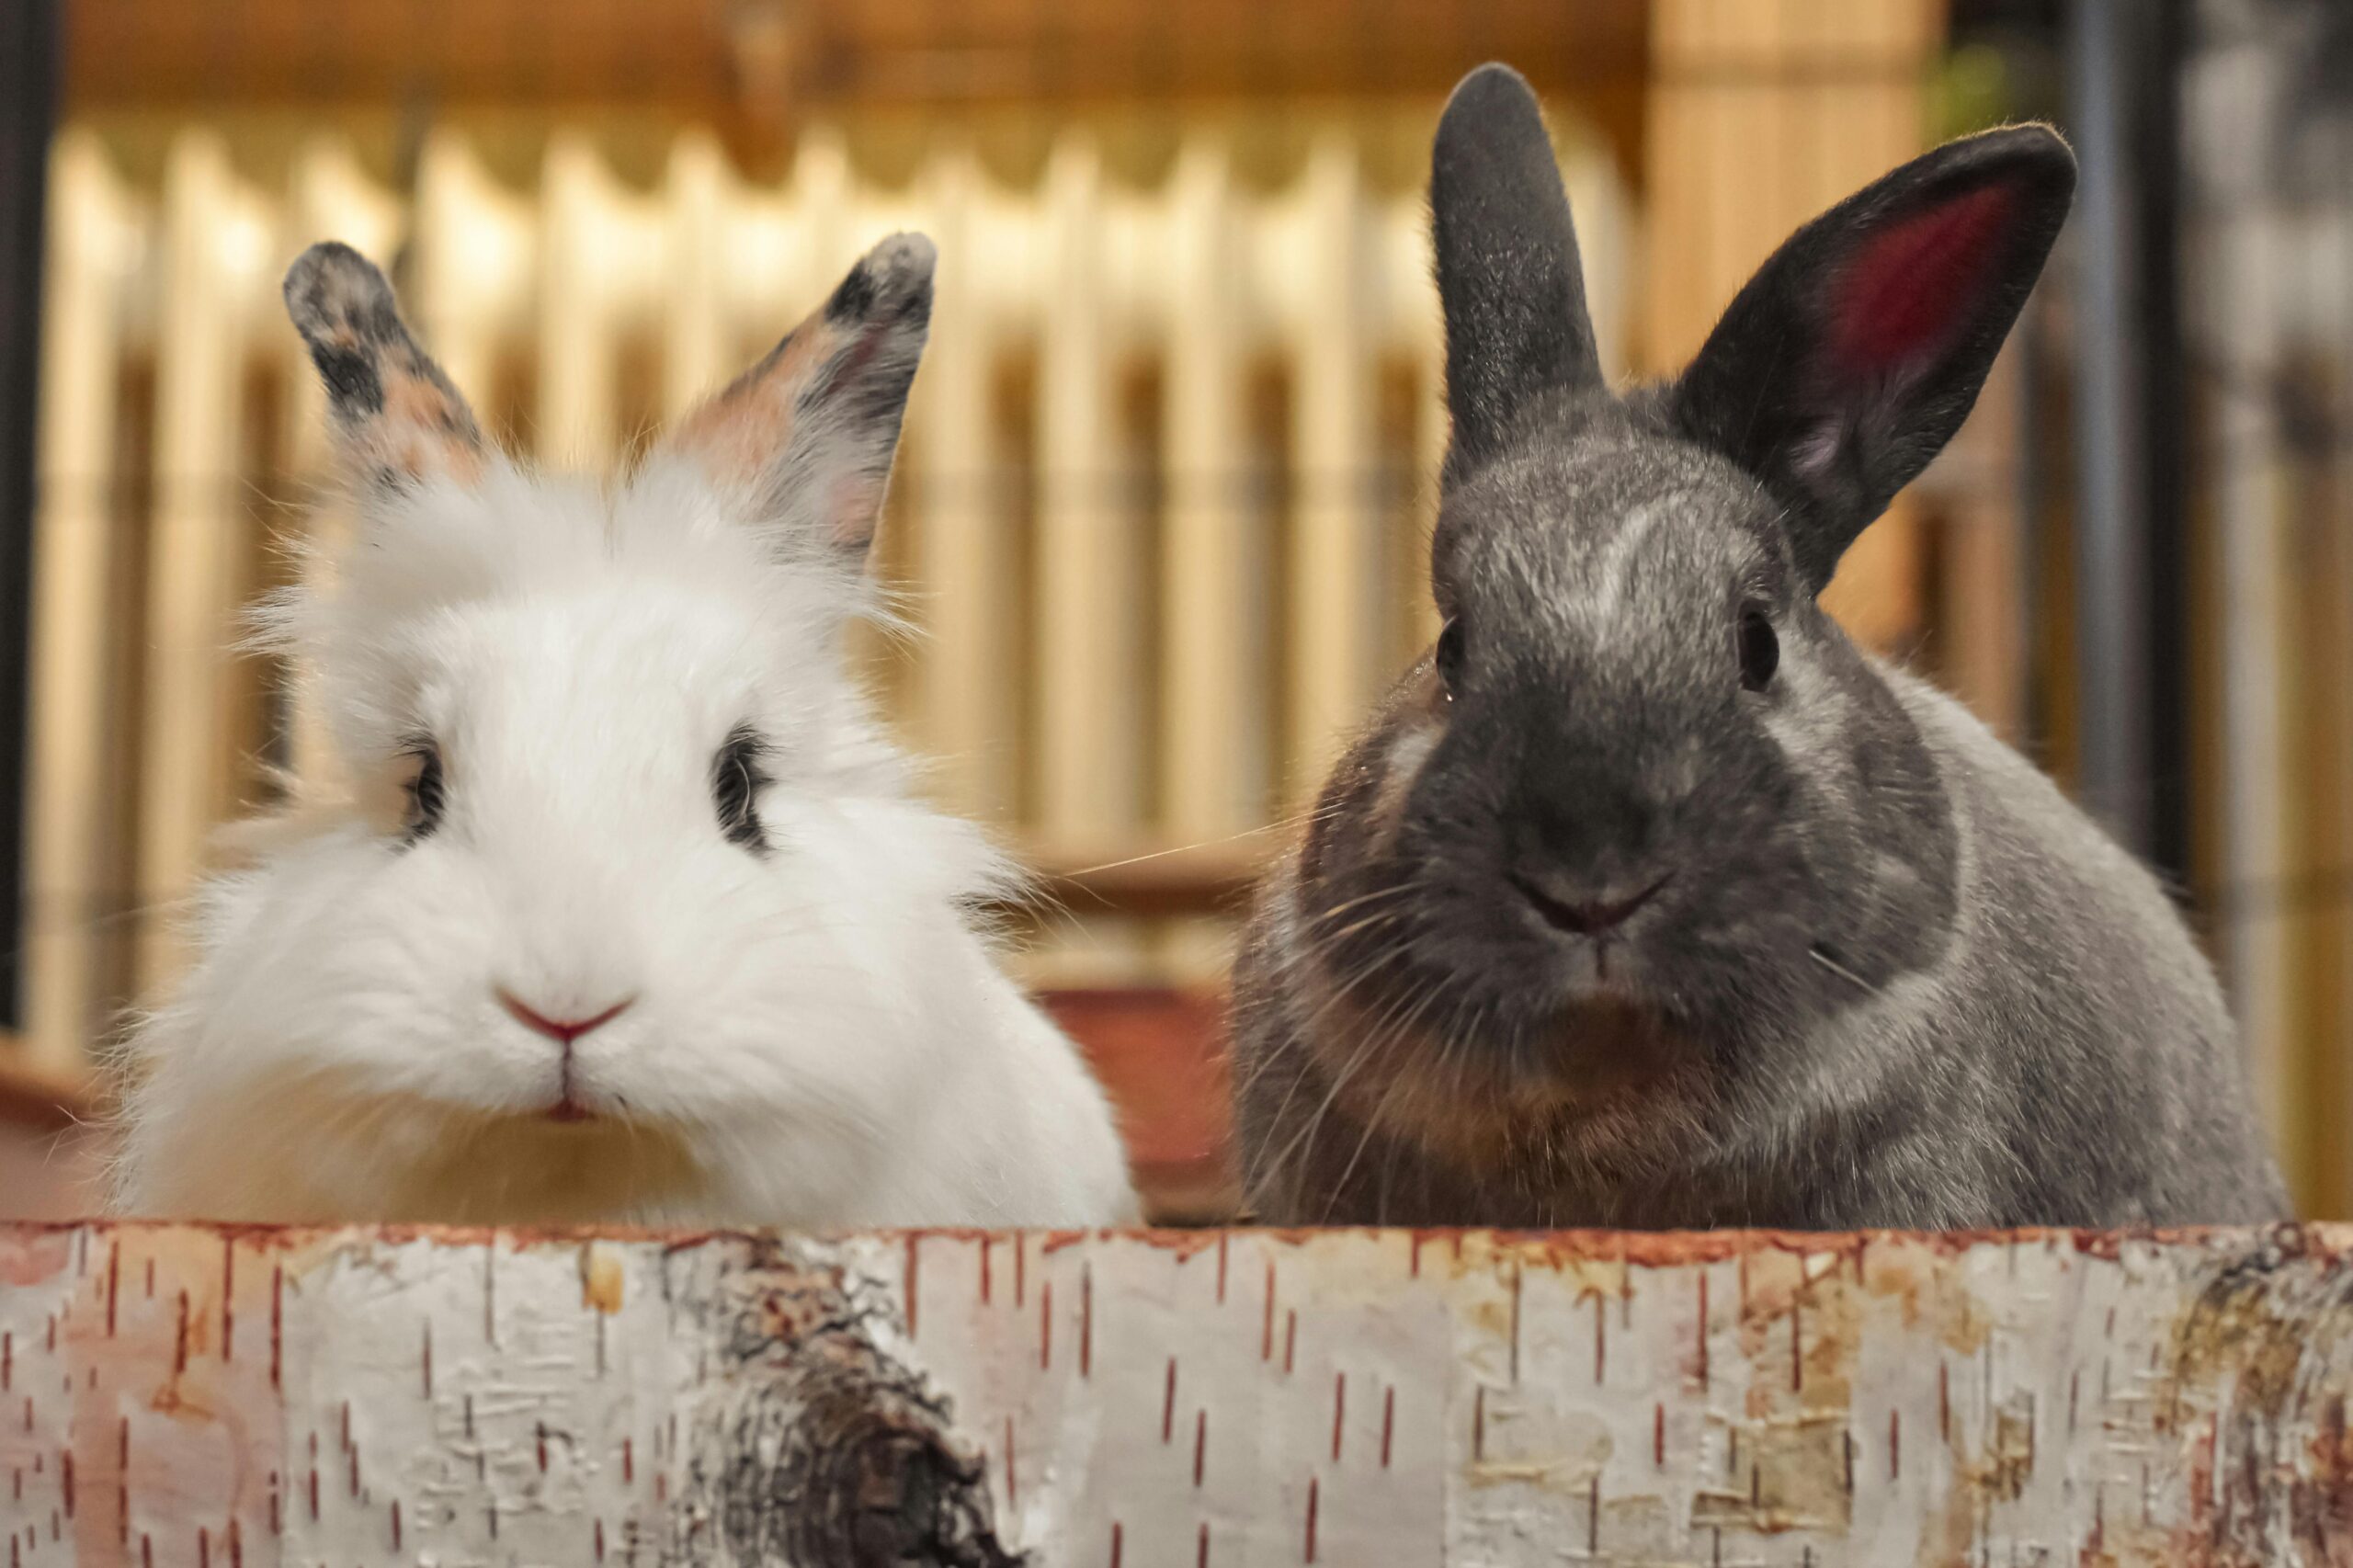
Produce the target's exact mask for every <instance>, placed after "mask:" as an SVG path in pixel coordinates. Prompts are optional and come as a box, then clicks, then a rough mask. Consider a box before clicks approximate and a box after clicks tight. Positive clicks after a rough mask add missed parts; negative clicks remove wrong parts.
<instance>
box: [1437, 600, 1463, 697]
mask: <svg viewBox="0 0 2353 1568" xmlns="http://www.w3.org/2000/svg"><path fill="white" fill-rule="evenodd" d="M1435 663H1436V664H1437V666H1438V685H1439V687H1441V688H1442V691H1443V694H1444V696H1445V697H1446V699H1447V700H1448V701H1449V702H1451V701H1452V700H1453V699H1454V692H1455V687H1456V686H1457V685H1458V683H1460V682H1461V679H1462V618H1461V616H1451V615H1450V616H1449V617H1447V618H1446V624H1445V625H1444V626H1441V627H1439V628H1438V653H1437V655H1436V659H1435Z"/></svg>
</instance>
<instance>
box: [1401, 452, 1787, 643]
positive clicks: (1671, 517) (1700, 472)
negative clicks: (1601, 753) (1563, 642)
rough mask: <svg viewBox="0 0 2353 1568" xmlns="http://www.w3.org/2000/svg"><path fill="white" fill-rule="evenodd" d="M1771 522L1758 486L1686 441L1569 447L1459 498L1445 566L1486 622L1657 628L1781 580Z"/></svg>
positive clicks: (1446, 534)
mask: <svg viewBox="0 0 2353 1568" xmlns="http://www.w3.org/2000/svg"><path fill="white" fill-rule="evenodd" d="M1760 510H1761V502H1760V498H1759V496H1758V494H1757V492H1756V488H1755V487H1754V486H1753V485H1752V484H1749V483H1746V482H1745V481H1743V480H1742V479H1741V478H1740V477H1739V476H1738V474H1737V473H1736V472H1733V471H1732V470H1730V469H1729V468H1728V466H1727V465H1724V464H1722V463H1720V462H1716V461H1712V460H1710V459H1709V458H1708V457H1707V456H1706V455H1705V454H1702V453H1698V452H1695V451H1692V450H1690V449H1686V448H1683V447H1681V446H1679V444H1677V443H1674V442H1670V441H1663V440H1657V439H1653V438H1642V437H1633V438H1625V437H1619V438H1601V439H1592V440H1583V441H1570V442H1564V443H1561V444H1559V445H1557V446H1552V447H1548V448H1547V449H1543V450H1540V451H1537V452H1532V453H1530V454H1528V455H1527V456H1525V457H1523V458H1522V459H1521V460H1518V461H1516V462H1512V463H1509V464H1504V465H1498V467H1497V468H1496V469H1495V470H1493V471H1491V472H1488V473H1486V474H1483V475H1480V476H1478V477H1477V478H1475V479H1473V480H1472V482H1471V483H1468V484H1466V485H1465V486H1464V487H1463V491H1462V494H1461V495H1460V496H1458V497H1454V498H1451V502H1450V505H1449V508H1448V513H1449V515H1448V517H1446V518H1445V519H1443V520H1442V521H1441V524H1440V531H1439V539H1438V556H1437V567H1438V573H1439V574H1440V576H1441V577H1444V578H1447V579H1449V586H1450V587H1451V588H1452V590H1453V591H1454V592H1456V593H1457V594H1458V595H1460V596H1461V597H1462V598H1463V599H1464V600H1465V601H1467V608H1472V610H1474V612H1475V610H1476V609H1477V608H1480V607H1481V606H1482V604H1484V605H1486V606H1488V607H1491V608H1495V609H1507V610H1513V611H1517V612H1518V613H1520V614H1523V615H1526V616H1529V617H1531V618H1536V619H1548V620H1552V619H1563V618H1566V619H1574V620H1578V621H1590V620H1592V619H1596V618H1597V617H1598V618H1602V619H1617V618H1618V617H1620V616H1622V615H1625V614H1629V613H1631V614H1635V615H1638V616H1641V617H1643V618H1644V619H1655V618H1657V617H1660V616H1671V615H1674V614H1675V613H1677V611H1678V610H1679V611H1684V612H1689V611H1695V610H1699V609H1701V608H1707V607H1711V606H1712V605H1713V604H1714V603H1715V602H1716V600H1718V599H1719V598H1722V597H1728V596H1731V595H1733V594H1736V593H1739V592H1741V591H1743V585H1745V584H1747V583H1750V582H1753V581H1756V580H1757V579H1759V578H1760V577H1762V576H1763V575H1764V574H1767V573H1768V572H1769V571H1770V570H1771V569H1772V567H1773V565H1774V554H1773V551H1772V550H1771V547H1770V543H1769V539H1768V534H1767V531H1766V528H1765V526H1764V524H1763V522H1762V519H1761V518H1760V517H1759V515H1758V514H1759V512H1760Z"/></svg>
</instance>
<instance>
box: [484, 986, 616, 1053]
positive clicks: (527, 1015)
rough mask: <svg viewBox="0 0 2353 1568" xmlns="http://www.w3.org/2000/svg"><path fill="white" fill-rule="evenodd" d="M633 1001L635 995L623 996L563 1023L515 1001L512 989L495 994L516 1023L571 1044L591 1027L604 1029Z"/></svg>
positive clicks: (558, 1042) (562, 1042)
mask: <svg viewBox="0 0 2353 1568" xmlns="http://www.w3.org/2000/svg"><path fill="white" fill-rule="evenodd" d="M636 1000H637V998H636V997H634V996H624V997H622V998H621V999H620V1001H618V1002H616V1003H614V1004H613V1005H612V1006H609V1007H608V1008H606V1009H605V1010H604V1011H603V1012H601V1013H598V1014H597V1015H596V1016H595V1017H587V1018H575V1019H573V1020H572V1021H570V1022H568V1023H566V1022H559V1021H558V1020H556V1019H554V1018H551V1017H548V1016H547V1015H546V1014H545V1013H542V1012H540V1011H539V1010H538V1009H537V1008H535V1007H531V1006H526V1005H525V1004H523V1003H521V1002H518V1001H517V1000H516V999H515V996H514V994H513V993H511V992H508V991H506V990H501V991H500V992H499V993H498V1003H499V1006H502V1007H505V1008H506V1011H507V1015H508V1016H509V1017H512V1018H513V1019H514V1020H515V1021H516V1022H517V1023H518V1024H520V1025H522V1026H523V1027H524V1028H527V1029H532V1030H536V1031H537V1032H539V1033H540V1034H543V1035H545V1036H547V1037H548V1038H549V1039H550V1040H553V1041H555V1042H556V1043H557V1044H558V1045H570V1044H571V1043H572V1042H573V1041H574V1040H578V1039H579V1038H580V1037H581V1036H582V1035H585V1034H586V1033H588V1032H589V1031H590V1030H591V1029H598V1028H604V1027H605V1026H606V1025H607V1024H609V1023H611V1022H612V1021H613V1020H614V1019H615V1018H618V1017H620V1016H621V1015H622V1014H623V1013H626V1012H627V1011H629V1007H630V1004H631V1003H632V1002H634V1001H636Z"/></svg>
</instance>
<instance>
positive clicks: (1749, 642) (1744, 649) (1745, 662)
mask: <svg viewBox="0 0 2353 1568" xmlns="http://www.w3.org/2000/svg"><path fill="white" fill-rule="evenodd" d="M1780 665H1781V640H1780V639H1779V637H1776V636H1775V635H1774V634H1773V622H1772V621H1771V620H1770V619H1768V618H1767V616H1766V614H1765V607H1764V606H1763V605H1760V604H1758V603H1756V601H1755V600H1753V599H1752V600H1750V601H1749V602H1748V603H1747V604H1745V605H1743V606H1741V607H1740V684H1741V685H1742V686H1744V687H1747V688H1748V689H1749V690H1751V691H1762V690H1764V689H1765V687H1766V686H1767V684H1768V682H1770V681H1771V680H1772V678H1773V672H1774V671H1775V670H1777V669H1779V667H1780Z"/></svg>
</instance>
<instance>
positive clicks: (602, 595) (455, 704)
mask: <svg viewBox="0 0 2353 1568" xmlns="http://www.w3.org/2000/svg"><path fill="white" fill-rule="evenodd" d="M420 646H421V647H422V649H423V650H424V651H425V657H426V660H427V665H426V670H425V671H424V672H423V674H424V677H425V678H424V681H423V683H422V693H423V699H424V702H425V706H426V708H427V710H428V711H427V712H426V714H425V715H424V717H425V718H426V719H427V720H428V721H434V720H438V721H440V722H442V723H444V724H449V725H461V726H462V727H463V728H464V730H465V731H466V732H467V733H468V735H469V737H470V738H472V739H473V740H474V741H476V742H477V743H478V744H503V743H504V742H505V741H507V740H512V741H514V742H515V744H522V745H534V744H546V743H547V742H548V740H549V738H550V737H551V735H561V734H575V735H585V736H594V735H596V734H598V733H619V732H623V731H629V730H637V729H652V730H662V731H671V730H675V729H676V728H677V727H678V726H679V724H680V722H682V721H684V722H687V723H688V724H689V725H692V724H695V723H697V722H701V721H703V720H704V719H705V718H706V716H707V715H706V713H705V710H710V711H711V712H714V713H716V712H725V713H729V714H733V715H736V717H734V718H730V719H727V720H725V721H723V722H725V723H733V722H739V721H740V718H741V716H742V715H741V710H742V709H743V708H744V707H745V705H746V704H748V703H750V702H751V701H752V700H753V699H755V697H756V693H757V691H758V690H759V688H760V687H761V685H762V684H763V681H762V677H763V676H764V674H766V672H767V670H769V669H770V668H771V667H772V666H773V665H774V664H775V662H776V660H777V658H778V656H779V649H778V647H777V639H776V637H775V635H774V631H773V628H771V627H770V626H769V625H767V623H765V622H764V621H763V620H762V619H760V618H758V617H756V616H754V615H752V614H749V613H747V612H746V611H745V610H743V609H739V608H735V607H733V606H730V605H729V604H727V603H725V602H724V601H714V600H712V599H711V598H710V597H709V596H707V595H700V596H698V595H689V594H670V593H666V592H665V591H663V590H662V589H661V587H660V586H658V585H644V584H640V585H620V584H616V585H612V586H610V587H608V588H606V589H603V590H601V591H599V590H595V589H588V590H584V591H580V592H575V593H573V594H568V595H564V596H561V597H552V596H537V597H527V598H519V599H517V600H513V601H498V600H492V601H487V602H484V603H481V604H478V605H473V606H469V607H465V608H462V609H460V610H458V611H456V612H453V613H452V614H451V615H450V616H449V617H448V618H446V619H444V621H443V622H442V624H441V625H439V626H438V627H437V628H435V629H434V630H433V631H432V632H431V633H430V634H429V635H428V636H426V637H424V638H421V639H420ZM432 710H439V711H438V712H436V711H432Z"/></svg>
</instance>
